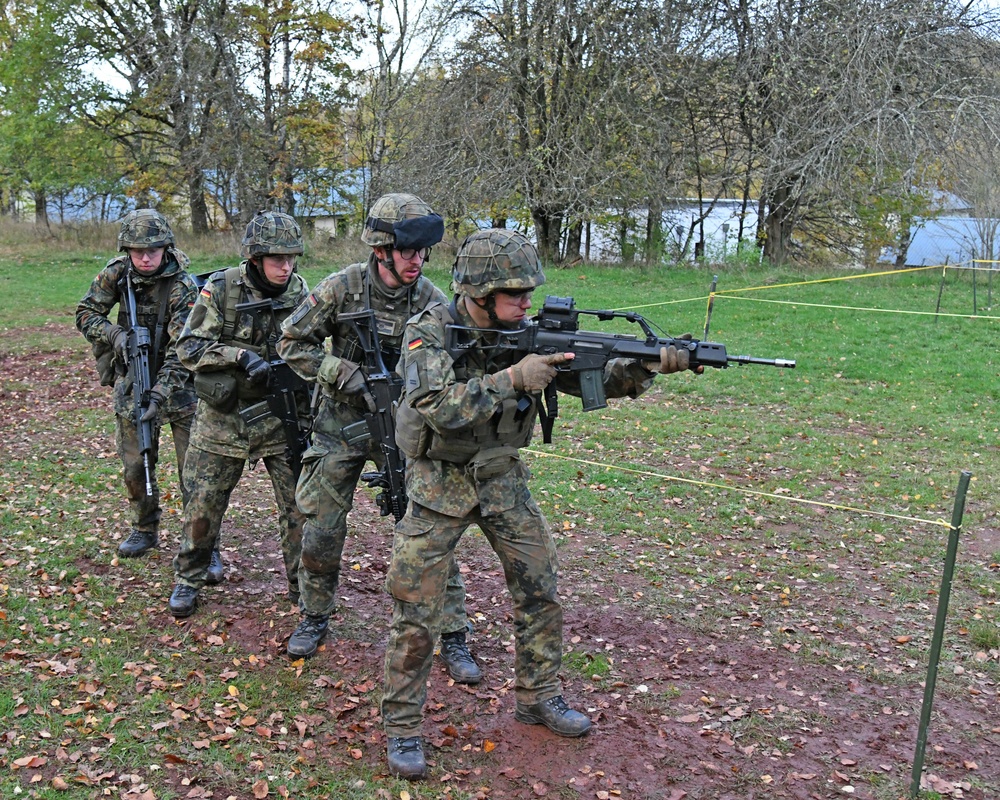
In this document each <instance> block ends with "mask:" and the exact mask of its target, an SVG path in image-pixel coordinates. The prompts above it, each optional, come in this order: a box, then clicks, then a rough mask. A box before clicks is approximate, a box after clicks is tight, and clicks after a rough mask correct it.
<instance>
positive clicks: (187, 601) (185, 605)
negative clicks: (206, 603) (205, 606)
mask: <svg viewBox="0 0 1000 800" xmlns="http://www.w3.org/2000/svg"><path fill="white" fill-rule="evenodd" d="M197 607H198V590H197V589H195V588H194V587H193V586H188V585H187V584H186V583H178V584H177V585H176V586H174V591H173V592H172V593H171V595H170V613H171V614H173V615H174V616H175V617H177V619H184V617H190V616H191V615H192V614H193V613H194V610H195V609H196V608H197Z"/></svg>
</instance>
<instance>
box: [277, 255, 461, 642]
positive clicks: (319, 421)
mask: <svg viewBox="0 0 1000 800" xmlns="http://www.w3.org/2000/svg"><path fill="white" fill-rule="evenodd" d="M444 300H445V296H444V294H443V293H442V292H441V291H440V290H439V289H437V288H436V287H435V286H434V285H433V284H432V283H431V282H430V281H429V280H427V279H426V278H424V277H421V278H419V279H418V280H417V282H416V283H415V284H413V285H410V286H404V287H400V288H397V289H390V288H389V287H388V286H386V285H385V283H384V282H383V281H382V279H381V278H380V277H379V274H378V261H377V259H376V257H375V255H374V254H373V255H371V256H370V257H369V259H368V262H367V264H352V265H351V266H349V267H347V268H346V269H344V270H342V271H340V272H337V273H334V274H332V275H329V276H328V277H326V278H324V279H323V281H321V282H320V283H319V284H318V285H317V286H316V288H315V289H314V290H313V292H312V293H311V294H310V295H309V297H308V298H307V299H306V302H304V303H303V304H302V305H301V306H300V307H299V308H298V309H297V310H296V311H295V313H294V314H293V315H292V316H291V317H289V318H288V319H287V320H286V321H285V323H284V324H283V325H282V338H281V340H280V341H279V342H278V354H279V355H280V356H281V358H282V359H284V360H285V362H286V363H288V365H289V366H291V367H292V369H294V370H295V371H296V372H297V373H298V374H299V375H301V376H302V377H303V378H305V379H306V380H307V381H310V382H315V381H316V380H317V378H318V377H320V378H325V380H322V381H321V383H322V385H323V387H324V391H323V394H322V395H321V400H320V405H319V409H318V411H317V414H316V419H315V422H314V424H313V433H312V446H311V447H310V448H309V449H308V450H307V451H306V453H305V455H304V456H303V459H302V461H303V466H302V475H301V477H300V478H299V483H298V488H297V491H296V495H295V499H296V500H297V502H298V506H299V509H300V510H301V511H302V513H303V514H305V515H306V522H305V527H304V531H303V539H302V560H301V566H300V568H299V588H300V589H301V592H302V608H303V610H304V611H305V613H306V614H309V615H313V616H329V615H330V614H332V613H333V611H334V609H335V607H336V592H337V582H338V578H339V575H340V565H341V557H342V554H343V550H344V541H345V539H346V537H347V515H348V513H349V512H350V511H351V509H352V507H353V505H354V492H355V489H356V488H357V485H358V480H359V479H360V476H361V472H362V470H363V469H364V466H365V464H366V462H367V461H369V460H371V461H374V462H375V463H376V464H377V465H378V466H379V467H380V468H381V467H382V466H383V465H384V464H383V462H384V459H383V456H382V452H381V449H380V448H379V445H378V442H375V441H372V440H371V439H369V440H367V441H364V442H360V443H357V444H348V443H347V441H346V440H345V436H344V432H343V431H344V428H345V427H346V426H348V425H351V424H354V423H358V422H361V421H362V420H363V415H364V413H365V412H366V410H367V409H366V406H365V404H364V401H363V400H362V399H361V397H360V396H358V395H348V394H345V393H343V392H339V391H337V390H336V389H334V388H332V387H333V386H335V383H336V381H335V380H333V379H332V377H331V376H336V374H337V372H338V367H339V365H340V362H341V361H342V360H346V361H349V362H353V363H354V364H357V363H363V362H364V353H363V352H362V351H361V346H360V344H359V342H358V339H357V334H356V333H354V331H353V329H352V327H351V326H350V325H348V324H346V323H344V322H338V320H337V317H338V315H341V314H346V313H351V312H356V311H364V310H367V309H373V310H374V311H375V315H376V319H377V326H378V335H379V344H380V345H381V347H382V357H383V360H384V362H385V364H386V366H387V367H388V368H389V369H393V368H394V367H395V366H396V362H397V361H398V359H399V348H400V342H401V340H402V338H403V328H404V326H405V324H406V320H407V319H409V318H410V317H411V316H412V315H413V314H414V313H416V312H418V311H421V310H423V309H424V308H425V307H426V306H427V305H429V304H430V303H432V302H438V303H439V302H442V301H444ZM324 343H326V344H327V346H328V347H329V352H327V351H326V350H325V349H324ZM328 387H329V390H328ZM466 624H467V621H466V614H465V587H464V585H463V584H462V578H461V575H460V573H459V571H458V567H457V565H456V563H455V561H454V559H451V560H450V564H449V579H448V591H447V599H446V602H445V609H444V619H443V621H442V624H441V627H442V632H443V633H450V632H453V631H459V630H461V631H464V630H465V628H466Z"/></svg>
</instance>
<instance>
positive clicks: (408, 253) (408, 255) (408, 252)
mask: <svg viewBox="0 0 1000 800" xmlns="http://www.w3.org/2000/svg"><path fill="white" fill-rule="evenodd" d="M430 251H431V249H430V248H429V247H421V248H420V249H419V250H418V249H417V248H415V247H406V248H404V249H402V250H397V251H396V252H397V253H399V255H400V258H402V259H403V260H404V261H409V260H410V259H412V258H413V257H414V256H420V260H421V261H424V260H426V259H427V254H428V253H430Z"/></svg>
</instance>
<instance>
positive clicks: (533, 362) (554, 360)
mask: <svg viewBox="0 0 1000 800" xmlns="http://www.w3.org/2000/svg"><path fill="white" fill-rule="evenodd" d="M572 358H573V354H572V353H552V354H551V355H545V356H542V355H538V354H536V353H530V354H528V355H526V356H525V357H524V358H522V359H521V360H520V361H518V362H517V363H516V364H514V365H513V366H511V367H508V369H509V370H510V377H511V383H513V384H514V388H515V389H516V390H517V391H519V392H540V391H541V390H542V389H544V388H545V387H546V386H548V385H549V384H550V383H552V379H553V378H555V376H556V364H565V363H566V362H567V361H570V360H572Z"/></svg>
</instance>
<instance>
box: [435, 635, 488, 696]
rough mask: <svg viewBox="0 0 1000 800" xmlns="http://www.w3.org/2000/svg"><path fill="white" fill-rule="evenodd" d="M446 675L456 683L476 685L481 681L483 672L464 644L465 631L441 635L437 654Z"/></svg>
mask: <svg viewBox="0 0 1000 800" xmlns="http://www.w3.org/2000/svg"><path fill="white" fill-rule="evenodd" d="M439 655H440V656H441V660H442V661H443V662H444V665H445V667H446V668H447V669H448V674H449V675H451V677H452V679H453V680H454V681H455V682H456V683H468V684H473V685H474V684H477V683H479V681H481V680H482V679H483V671H482V670H481V669H479V665H478V664H477V663H476V660H475V659H474V658H473V657H472V653H471V652H469V646H468V645H467V644H466V643H465V631H454V632H452V633H442V634H441V652H440V654H439Z"/></svg>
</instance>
